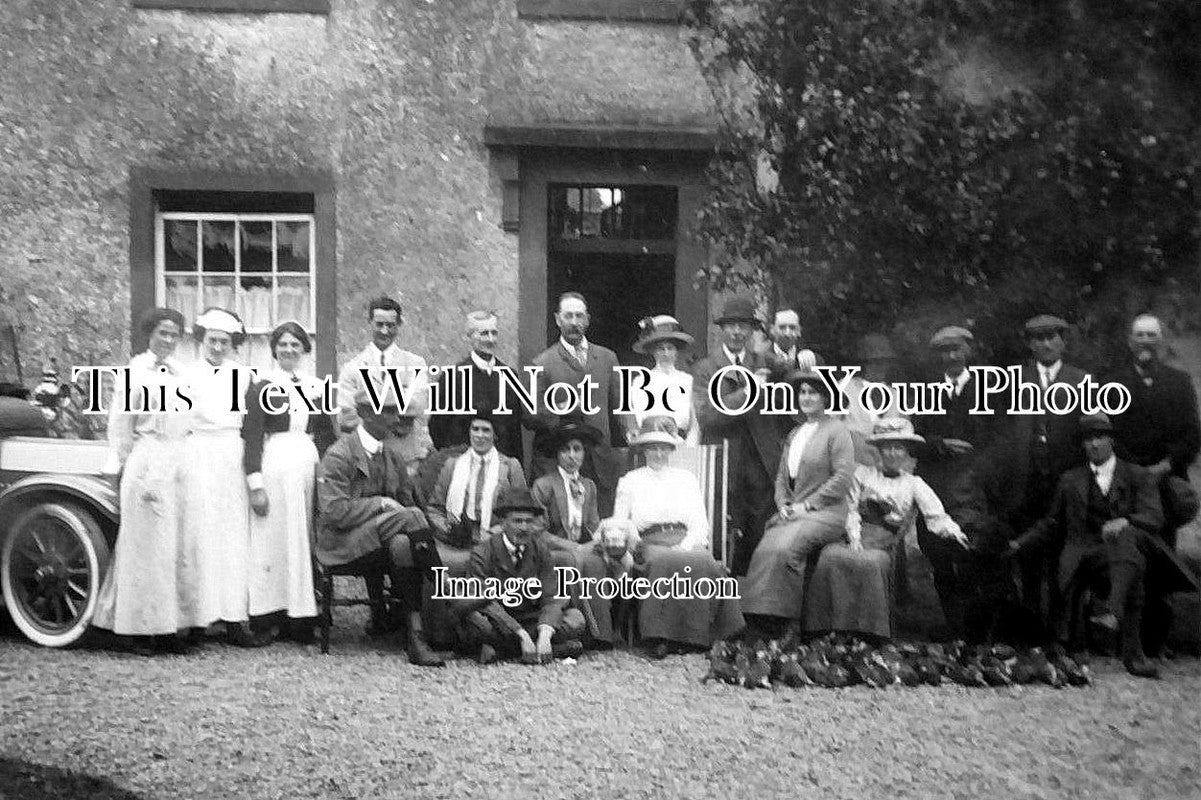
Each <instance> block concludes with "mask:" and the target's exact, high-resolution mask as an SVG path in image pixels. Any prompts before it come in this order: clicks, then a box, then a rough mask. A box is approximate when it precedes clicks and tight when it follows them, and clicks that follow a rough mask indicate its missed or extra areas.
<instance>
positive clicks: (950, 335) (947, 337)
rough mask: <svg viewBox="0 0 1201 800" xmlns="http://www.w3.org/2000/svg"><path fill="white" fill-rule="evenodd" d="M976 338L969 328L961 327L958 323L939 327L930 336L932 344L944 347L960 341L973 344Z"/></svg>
mask: <svg viewBox="0 0 1201 800" xmlns="http://www.w3.org/2000/svg"><path fill="white" fill-rule="evenodd" d="M975 338H976V337H974V336H972V332H971V331H969V330H968V329H967V328H961V327H959V326H958V325H947V326H946V327H945V328H939V329H938V330H937V331H935V332H934V335H933V336H931V337H930V346H931V347H942V346H944V345H948V344H957V343H960V342H962V343H964V344H971V343H972V342H973V341H975Z"/></svg>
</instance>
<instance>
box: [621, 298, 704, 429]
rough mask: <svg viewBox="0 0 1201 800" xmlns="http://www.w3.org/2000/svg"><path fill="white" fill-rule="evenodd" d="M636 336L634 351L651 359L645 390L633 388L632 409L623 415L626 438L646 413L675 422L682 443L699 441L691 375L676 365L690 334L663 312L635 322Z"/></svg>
mask: <svg viewBox="0 0 1201 800" xmlns="http://www.w3.org/2000/svg"><path fill="white" fill-rule="evenodd" d="M638 328H639V335H638V340H637V341H636V342H634V352H635V353H642V354H644V355H650V356H651V357H652V358H654V360H655V365H654V366H653V367H652V368H651V371H650V373H651V377H650V382H649V383H648V384H647V385H646V387H645V388H646V392H650V393H651V399H650V400H649V401H648V399H647V395H646V392H644V391H636V392H634V396H633V398H632V403H631V405H632V406H633V409H634V413H633V414H632V415H630V416H627V417H626V420H627V425H628V426H629V431H628V436H627V439H629V438H633V437H634V436H636V435H637V434H638V430H639V428H640V427H641V426H642V421H643V420H645V419H646V418H647V417H649V416H660V415H666V416H669V417H671V418H672V419H674V420H675V422H676V428H677V429H678V430H679V431H680V435H681V436H682V437H683V439H684V444H687V445H690V446H691V445H697V444H699V443H700V440H701V439H700V426H699V425H698V424H697V421H696V410H695V409H694V408H693V407H692V375H690V374H689V373H687V372H684V371H683V370H680V369H678V368H677V361H678V359H679V355H680V351H681V350H684V349H686V348H688V347H691V346H692V343H693V338H692V337H691V336H690V335H688V334H687V333H685V332H684V329H683V328H682V327H681V326H680V322H679V320H677V319H676V318H675V317H671V316H668V315H666V314H660V315H658V316H654V317H646V318H645V319H643V320H642V321H641V322H639V323H638Z"/></svg>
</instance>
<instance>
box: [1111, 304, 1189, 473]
mask: <svg viewBox="0 0 1201 800" xmlns="http://www.w3.org/2000/svg"><path fill="white" fill-rule="evenodd" d="M1129 345H1130V353H1131V359H1130V361H1128V362H1127V363H1125V364H1124V365H1122V366H1121V367H1120V368H1118V369H1117V370H1115V371H1114V372H1113V374H1112V375H1110V376H1108V378H1107V380H1110V381H1116V382H1118V383H1121V384H1122V385H1123V386H1125V387H1126V388H1127V389H1129V390H1130V407H1129V408H1128V409H1126V411H1125V412H1124V413H1122V414H1118V415H1117V416H1116V417H1115V418H1114V420H1113V427H1114V431H1115V432H1116V433H1117V451H1118V454H1119V455H1120V456H1121V457H1122V458H1123V459H1124V460H1127V461H1131V462H1133V463H1135V464H1138V465H1140V466H1144V467H1147V468H1148V469H1149V470H1150V471H1151V473H1152V474H1153V475H1154V476H1155V478H1156V479H1159V478H1162V477H1163V476H1165V475H1175V476H1176V477H1178V478H1183V479H1185V480H1188V468H1189V465H1190V464H1192V463H1193V460H1194V459H1196V458H1197V453H1198V451H1199V450H1201V422H1199V421H1198V418H1197V391H1196V389H1194V388H1193V382H1192V380H1191V379H1190V378H1189V376H1188V374H1187V373H1185V372H1183V371H1181V370H1178V369H1173V368H1172V367H1169V366H1168V365H1167V364H1165V363H1163V360H1162V359H1163V327H1162V326H1161V325H1160V322H1159V320H1158V319H1157V318H1155V317H1153V316H1151V315H1150V314H1142V315H1140V316H1138V317H1136V318H1135V320H1134V322H1133V323H1132V324H1131V326H1130V339H1129Z"/></svg>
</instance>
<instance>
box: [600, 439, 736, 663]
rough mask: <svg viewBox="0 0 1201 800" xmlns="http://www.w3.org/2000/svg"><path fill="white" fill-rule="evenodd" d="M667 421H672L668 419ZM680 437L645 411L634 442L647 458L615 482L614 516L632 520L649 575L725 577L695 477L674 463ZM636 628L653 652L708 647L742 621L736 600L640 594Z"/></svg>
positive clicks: (660, 654)
mask: <svg viewBox="0 0 1201 800" xmlns="http://www.w3.org/2000/svg"><path fill="white" fill-rule="evenodd" d="M668 422H669V423H670V420H668ZM679 443H680V439H679V437H678V436H676V435H674V434H672V433H670V432H668V431H667V430H663V426H661V425H660V423H659V419H657V418H656V417H647V418H646V419H645V420H644V421H643V424H642V427H641V429H640V430H639V433H638V436H637V437H635V438H634V440H633V441H632V442H631V446H633V447H635V448H637V449H639V450H640V451H641V452H642V455H643V456H644V457H645V458H646V466H644V467H640V468H638V469H635V470H633V471H631V472H629V473H627V474H626V475H625V476H623V477H622V479H621V480H620V481H619V482H618V484H617V500H616V502H615V504H614V511H613V516H614V517H616V518H617V519H625V520H629V521H631V522H632V523H633V524H634V527H636V528H637V529H638V535H639V538H640V539H641V544H640V545H639V548H638V549H639V560H640V561H641V563H642V564H643V572H644V574H645V575H646V577H647V578H648V579H650V580H651V581H652V585H654V583H653V582H654V581H656V580H658V579H660V578H665V579H667V580H670V579H671V578H672V577H673V576H676V575H679V576H682V577H686V578H691V579H692V580H693V581H695V580H697V579H699V578H709V579H717V578H720V577H725V576H726V571H725V568H724V567H722V566H721V565H720V564H718V563H717V562H716V561H715V560H714V558H713V556H712V554H711V553H710V549H709V519H708V515H707V513H706V511H705V502H704V497H703V496H702V495H701V487H700V485H699V484H698V483H697V479H696V476H695V475H693V474H692V473H691V472H689V471H688V470H686V469H681V468H679V467H673V466H671V465H670V464H669V463H668V461H669V460H670V458H671V452H672V451H673V450H675V449H676V447H677V446H678V445H679ZM638 620H639V628H640V630H641V632H642V637H643V640H644V641H645V642H646V644H647V645H648V647H649V648H650V653H651V655H652V657H655V658H661V657H663V656H665V655H667V653H668V652H670V651H671V650H672V649H673V648H678V647H680V646H684V647H708V646H709V645H711V644H712V643H713V642H714V641H716V640H719V639H723V638H725V637H727V636H729V635H731V634H733V633H736V632H737V631H739V630H741V629H742V627H743V619H742V612H741V611H740V610H739V605H738V601H737V600H726V599H712V600H702V599H695V598H694V599H680V598H675V597H669V598H666V599H661V598H657V597H653V596H652V597H649V598H647V599H645V600H642V601H641V604H640V607H639V612H638Z"/></svg>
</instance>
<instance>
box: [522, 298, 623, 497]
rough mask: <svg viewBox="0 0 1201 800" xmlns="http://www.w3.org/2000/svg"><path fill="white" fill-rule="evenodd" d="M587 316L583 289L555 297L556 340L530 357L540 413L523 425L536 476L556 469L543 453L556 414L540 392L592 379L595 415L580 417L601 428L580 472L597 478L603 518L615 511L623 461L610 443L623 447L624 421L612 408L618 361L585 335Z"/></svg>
mask: <svg viewBox="0 0 1201 800" xmlns="http://www.w3.org/2000/svg"><path fill="white" fill-rule="evenodd" d="M590 321H591V319H590V317H589V316H588V303H587V301H585V300H584V296H583V295H582V294H580V293H578V292H565V293H563V294H562V295H561V296H560V297H559V305H558V307H557V310H556V311H555V324H556V325H557V326H558V327H559V341H557V342H555V343H554V344H553V345H551V346H550V347H548V348H547V349H546V350H543V351H542V352H541V353H539V354H538V355H537V356H536V357H535V358H534V361H533V363H534V366H538V367H542V368H543V372H542V377H541V379H540V381H539V389H540V396H539V397H538V398H537V399H538V413H537V414H535V415H531V416H527V417H526V421H525V424H526V427H528V428H530V429H531V430H533V431H534V452H535V453H538V454H539V455H536V456H535V457H534V472H535V474H536V475H538V476H540V475H546V474H550V473H553V472H555V470H557V469H558V466H557V464H556V462H555V459H554V458H552V457H548V456H546V455H542V453H545V452H546V450H547V448H546V447H545V445H544V440H545V438H546V437H548V436H553V432H554V431H555V429H556V428H557V427H558V426H559V421H560V418H559V416H558V415H556V414H554V413H553V412H551V411H550V410H549V409H547V408H546V407H545V406H544V405H543V403H542V400H543V398H542V396H541V391H545V390H546V387H548V386H550V385H551V384H552V383H566V384H569V385H571V386H578V385H579V384H580V381H582V380H583V379H584V378H585V377H588V378H591V379H592V381H593V382H594V383H595V384H596V387H597V388H596V389H594V390H593V392H592V400H593V402H594V403H595V406H596V409H597V411H596V413H595V414H585V415H584V417H583V419H584V422H586V423H587V424H588V425H591V426H592V427H594V428H596V429H597V430H599V431H600V432H601V440H600V442H599V443H598V444H597V445H596V446H595V447H593V448H591V449H590V450H589V451H588V454H587V456H586V458H585V460H584V466H583V467H582V468H581V470H580V474H582V475H584V476H585V477H588V478H591V479H593V480H594V481H595V482H596V487H597V506H598V510H599V511H600V515H601V517H607V516H609V515H610V514H612V513H613V500H614V496H615V492H616V490H617V478H618V477H619V475H618V473H619V472H620V466H621V464H620V459H619V457H618V454H617V453H615V452H614V450H613V448H615V447H624V446H625V436H624V434H623V432H622V431H623V428H622V426H621V425H619V424H617V421H616V420H615V419H613V409H615V408H616V407H617V404H618V396H617V394H618V376H617V375H616V374H615V373H614V372H613V369H614V368H615V367H616V366H617V364H618V362H617V355H616V354H615V353H614V352H613V351H612V350H610V349H608V348H607V347H602V346H601V345H599V344H596V343H594V342H590V341H588V339H587V337H586V336H585V334H586V333H587V331H588V325H589V323H590ZM572 410H573V411H581V409H572Z"/></svg>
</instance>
